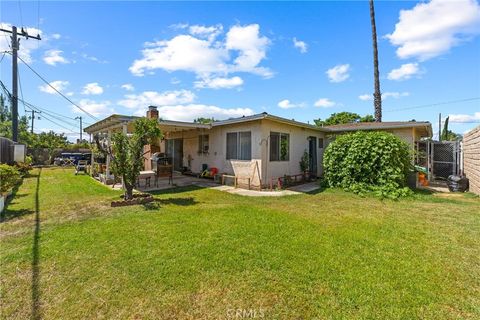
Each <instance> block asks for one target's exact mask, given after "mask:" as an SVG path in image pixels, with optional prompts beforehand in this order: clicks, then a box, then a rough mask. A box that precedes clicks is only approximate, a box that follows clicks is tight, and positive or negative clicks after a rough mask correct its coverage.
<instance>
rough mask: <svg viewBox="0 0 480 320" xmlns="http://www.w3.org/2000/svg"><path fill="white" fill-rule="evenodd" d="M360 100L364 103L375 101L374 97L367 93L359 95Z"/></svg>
mask: <svg viewBox="0 0 480 320" xmlns="http://www.w3.org/2000/svg"><path fill="white" fill-rule="evenodd" d="M358 99H360V100H362V101H368V100H373V96H372V95H371V94H368V93H365V94H362V95H359V96H358Z"/></svg>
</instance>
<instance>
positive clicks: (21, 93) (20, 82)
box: [17, 69, 27, 115]
mask: <svg viewBox="0 0 480 320" xmlns="http://www.w3.org/2000/svg"><path fill="white" fill-rule="evenodd" d="M17 77H18V84H19V87H20V95H21V96H22V99H20V101H21V102H22V104H23V113H24V114H25V115H26V114H27V110H25V102H24V101H25V100H24V98H23V89H22V80H21V79H20V71H19V70H18V69H17Z"/></svg>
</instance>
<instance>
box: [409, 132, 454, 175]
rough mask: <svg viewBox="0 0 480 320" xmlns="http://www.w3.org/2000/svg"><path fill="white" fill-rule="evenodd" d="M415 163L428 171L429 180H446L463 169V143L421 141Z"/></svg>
mask: <svg viewBox="0 0 480 320" xmlns="http://www.w3.org/2000/svg"><path fill="white" fill-rule="evenodd" d="M415 164H416V165H418V166H420V167H423V168H425V169H426V170H427V172H428V180H429V181H445V180H447V178H448V176H450V175H458V174H459V173H460V170H461V144H460V142H458V141H419V142H417V144H416V155H415Z"/></svg>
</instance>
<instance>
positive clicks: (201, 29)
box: [188, 24, 223, 42]
mask: <svg viewBox="0 0 480 320" xmlns="http://www.w3.org/2000/svg"><path fill="white" fill-rule="evenodd" d="M188 30H189V32H190V34H192V35H195V36H198V37H200V38H206V39H208V40H209V41H210V42H211V41H213V40H215V38H216V37H217V36H218V35H220V34H221V33H222V32H223V26H222V25H221V24H217V25H216V26H209V27H206V26H200V25H193V26H190V27H189V28H188Z"/></svg>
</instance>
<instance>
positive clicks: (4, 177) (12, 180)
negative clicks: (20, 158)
mask: <svg viewBox="0 0 480 320" xmlns="http://www.w3.org/2000/svg"><path fill="white" fill-rule="evenodd" d="M19 180H20V173H19V172H18V170H17V169H16V168H15V167H12V166H9V165H7V164H0V194H5V193H7V192H8V191H10V189H12V188H13V187H14V186H15V185H16V184H17V182H18V181H19Z"/></svg>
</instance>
